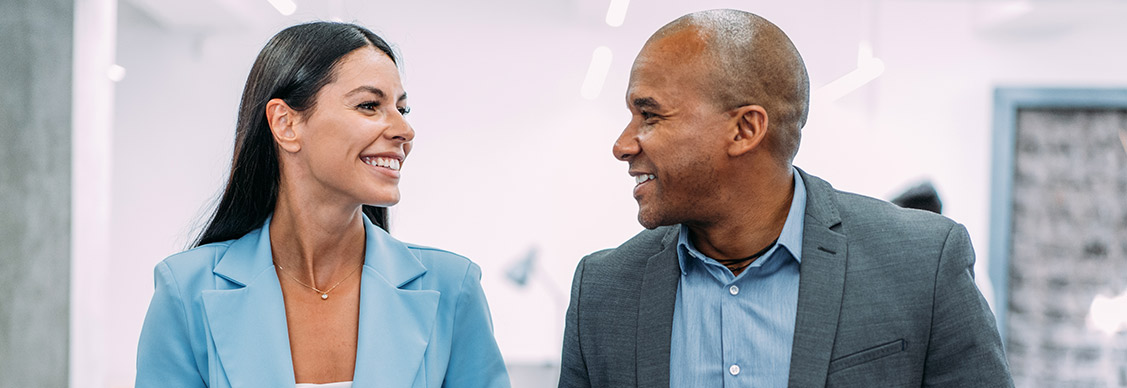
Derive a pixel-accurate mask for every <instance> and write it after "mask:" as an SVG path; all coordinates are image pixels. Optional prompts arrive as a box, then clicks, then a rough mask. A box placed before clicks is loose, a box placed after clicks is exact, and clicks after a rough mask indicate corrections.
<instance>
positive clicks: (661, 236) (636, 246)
mask: <svg viewBox="0 0 1127 388" xmlns="http://www.w3.org/2000/svg"><path fill="white" fill-rule="evenodd" d="M678 228H679V226H676V225H673V226H662V227H658V228H655V229H646V230H643V231H641V232H639V233H638V234H636V235H634V237H631V238H630V239H629V240H626V242H624V243H622V245H619V246H617V247H615V248H610V249H603V250H600V251H596V252H594V253H591V254H589V255H587V256H586V257H584V258H583V261H584V262H585V263H586V265H587V266H602V265H612V266H613V265H629V264H639V263H640V264H641V265H643V266H644V265H645V264H646V260H648V259H649V258H650V257H651V256H653V255H655V254H657V253H658V252H661V250H662V249H663V248H664V246H665V245H664V244H666V243H671V242H669V241H666V239H671V238H675V237H676V234H677V230H678Z"/></svg>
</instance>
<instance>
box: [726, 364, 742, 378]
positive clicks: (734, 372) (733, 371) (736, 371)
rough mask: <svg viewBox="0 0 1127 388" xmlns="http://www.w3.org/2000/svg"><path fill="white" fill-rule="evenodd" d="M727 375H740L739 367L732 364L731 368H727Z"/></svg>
mask: <svg viewBox="0 0 1127 388" xmlns="http://www.w3.org/2000/svg"><path fill="white" fill-rule="evenodd" d="M728 373H731V374H732V376H736V375H739V374H740V366H739V365H736V364H732V366H730V367H728Z"/></svg>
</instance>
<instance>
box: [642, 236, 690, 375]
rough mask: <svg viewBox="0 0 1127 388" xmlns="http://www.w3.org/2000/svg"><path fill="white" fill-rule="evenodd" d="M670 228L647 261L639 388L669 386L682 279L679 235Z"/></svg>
mask: <svg viewBox="0 0 1127 388" xmlns="http://www.w3.org/2000/svg"><path fill="white" fill-rule="evenodd" d="M679 230H680V228H678V227H671V228H669V231H668V232H667V233H666V234H665V237H664V238H662V249H661V251H660V252H658V253H657V254H655V255H653V256H651V257H650V258H649V260H648V261H647V262H646V269H645V274H644V275H643V278H642V288H641V290H639V292H640V293H641V295H640V298H639V299H640V300H639V307H638V333H637V342H636V343H637V345H636V355H635V360H636V362H637V364H636V371H637V372H636V373H637V378H638V386H639V387H668V386H669V349H670V341H671V339H672V336H673V308H674V306H675V305H676V303H677V284H678V282H679V281H680V279H681V270H680V266H679V265H678V264H677V244H676V241H677V234H678V231H679Z"/></svg>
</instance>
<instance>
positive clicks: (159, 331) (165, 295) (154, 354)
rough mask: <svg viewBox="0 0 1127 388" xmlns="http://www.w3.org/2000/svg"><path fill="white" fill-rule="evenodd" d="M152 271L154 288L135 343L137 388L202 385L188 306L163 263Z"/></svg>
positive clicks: (203, 384)
mask: <svg viewBox="0 0 1127 388" xmlns="http://www.w3.org/2000/svg"><path fill="white" fill-rule="evenodd" d="M153 272H154V278H155V282H156V290H155V291H154V293H153V300H152V302H151V303H150V304H149V312H148V313H147V314H146V315H145V323H144V325H143V326H142V328H141V339H140V341H139V342H138V345H137V382H136V386H137V388H147V387H205V386H206V384H205V383H204V378H203V376H201V375H200V372H199V368H197V365H196V358H195V353H194V352H193V351H192V346H191V340H190V338H189V335H188V319H187V307H186V306H185V305H184V299H183V298H182V297H181V295H180V289H179V287H178V286H177V283H176V278H175V277H174V276H173V274H172V270H171V269H170V268H169V267H168V264H166V263H163V262H162V263H160V264H158V265H157V267H156V269H155V270H154V271H153Z"/></svg>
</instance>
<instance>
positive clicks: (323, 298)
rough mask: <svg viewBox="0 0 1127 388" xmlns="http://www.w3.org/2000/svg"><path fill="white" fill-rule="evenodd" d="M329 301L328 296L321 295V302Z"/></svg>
mask: <svg viewBox="0 0 1127 388" xmlns="http://www.w3.org/2000/svg"><path fill="white" fill-rule="evenodd" d="M327 299H329V294H321V300H327Z"/></svg>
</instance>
